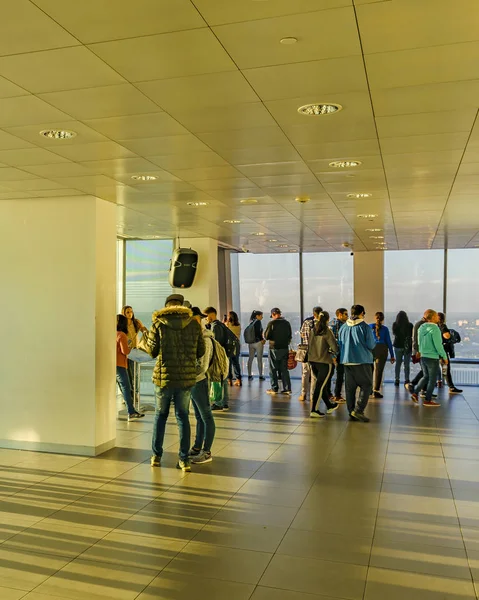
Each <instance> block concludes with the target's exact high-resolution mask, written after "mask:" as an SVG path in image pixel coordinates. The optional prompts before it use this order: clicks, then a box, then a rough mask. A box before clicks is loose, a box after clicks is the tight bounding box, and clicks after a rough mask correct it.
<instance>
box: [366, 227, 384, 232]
mask: <svg viewBox="0 0 479 600" xmlns="http://www.w3.org/2000/svg"><path fill="white" fill-rule="evenodd" d="M366 231H372V232H377V231H382V229H377V228H376V229H366Z"/></svg>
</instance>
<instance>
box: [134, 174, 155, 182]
mask: <svg viewBox="0 0 479 600" xmlns="http://www.w3.org/2000/svg"><path fill="white" fill-rule="evenodd" d="M131 178H132V179H133V181H156V180H157V179H158V177H157V176H156V175H132V176H131Z"/></svg>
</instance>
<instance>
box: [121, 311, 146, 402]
mask: <svg viewBox="0 0 479 600" xmlns="http://www.w3.org/2000/svg"><path fill="white" fill-rule="evenodd" d="M121 314H122V315H123V316H125V317H126V318H127V322H128V327H127V332H126V336H127V338H128V343H129V345H130V348H131V349H133V348H136V347H137V346H138V334H139V333H140V332H141V333H145V332H147V331H148V329H147V328H146V327H145V326H144V325H143V323H142V322H141V321H140V319H137V318H136V317H135V313H134V312H133V308H132V307H131V306H129V305H126V306H124V307H123V308H122V309H121ZM128 376H129V377H130V384H131V391H132V394H133V382H134V381H135V363H134V362H133V361H132V360H130V359H128ZM135 391H137V390H135Z"/></svg>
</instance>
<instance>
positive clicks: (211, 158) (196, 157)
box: [149, 152, 228, 171]
mask: <svg viewBox="0 0 479 600" xmlns="http://www.w3.org/2000/svg"><path fill="white" fill-rule="evenodd" d="M149 160H150V161H151V162H152V163H154V164H155V165H158V166H160V167H162V168H163V169H166V170H167V171H171V170H173V169H197V168H200V167H222V166H227V164H228V163H227V161H225V160H224V158H221V156H219V155H218V154H216V153H215V152H194V153H188V152H185V153H181V154H170V155H166V156H150V157H149Z"/></svg>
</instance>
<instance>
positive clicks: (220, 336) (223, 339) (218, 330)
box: [206, 319, 228, 348]
mask: <svg viewBox="0 0 479 600" xmlns="http://www.w3.org/2000/svg"><path fill="white" fill-rule="evenodd" d="M206 329H209V330H210V331H211V333H212V334H213V335H214V337H215V340H216V341H217V342H218V344H221V345H222V346H223V348H226V345H227V341H228V332H227V331H226V325H224V323H222V322H221V321H220V320H219V319H215V320H214V321H212V322H211V323H210V324H208V325H206Z"/></svg>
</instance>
